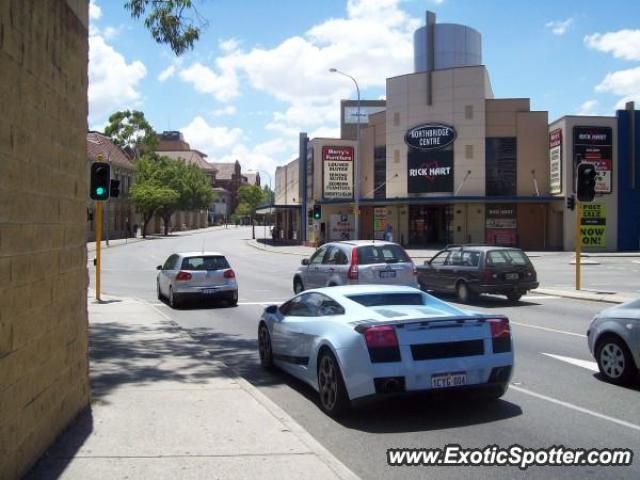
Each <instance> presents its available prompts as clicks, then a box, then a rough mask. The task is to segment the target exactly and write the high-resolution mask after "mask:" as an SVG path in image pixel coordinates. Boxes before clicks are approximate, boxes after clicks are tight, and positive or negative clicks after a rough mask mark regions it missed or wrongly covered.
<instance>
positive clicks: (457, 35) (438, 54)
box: [413, 11, 482, 73]
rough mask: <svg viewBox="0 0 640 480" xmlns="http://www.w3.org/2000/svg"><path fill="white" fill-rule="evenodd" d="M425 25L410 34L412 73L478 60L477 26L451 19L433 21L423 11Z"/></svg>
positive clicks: (470, 63)
mask: <svg viewBox="0 0 640 480" xmlns="http://www.w3.org/2000/svg"><path fill="white" fill-rule="evenodd" d="M426 20H427V21H426V25H425V26H424V27H420V28H419V29H417V30H416V31H415V33H414V35H413V52H414V53H413V59H414V68H415V73H418V72H429V71H433V70H442V69H444V68H452V67H468V66H474V65H481V64H482V36H481V35H480V32H478V31H477V30H475V29H473V28H471V27H467V26H466V25H458V24H455V23H439V24H436V16H435V14H434V13H433V12H429V11H428V12H427V19H426Z"/></svg>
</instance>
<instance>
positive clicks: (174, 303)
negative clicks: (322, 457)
mask: <svg viewBox="0 0 640 480" xmlns="http://www.w3.org/2000/svg"><path fill="white" fill-rule="evenodd" d="M169 305H170V306H171V308H178V306H179V305H180V301H179V300H178V296H177V295H176V294H175V293H173V288H172V287H169Z"/></svg>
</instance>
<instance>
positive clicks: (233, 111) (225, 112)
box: [211, 105, 236, 117]
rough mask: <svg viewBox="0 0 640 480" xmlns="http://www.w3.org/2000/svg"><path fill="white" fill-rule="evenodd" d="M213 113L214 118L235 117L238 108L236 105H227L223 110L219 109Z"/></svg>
mask: <svg viewBox="0 0 640 480" xmlns="http://www.w3.org/2000/svg"><path fill="white" fill-rule="evenodd" d="M211 113H212V114H213V116H214V117H221V116H223V115H235V114H236V107H235V106H234V105H227V106H225V107H223V108H217V109H215V110H214V111H213V112H211Z"/></svg>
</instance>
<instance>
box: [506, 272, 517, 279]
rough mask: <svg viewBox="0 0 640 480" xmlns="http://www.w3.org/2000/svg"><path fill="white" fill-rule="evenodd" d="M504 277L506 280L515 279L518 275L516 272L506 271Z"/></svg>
mask: <svg viewBox="0 0 640 480" xmlns="http://www.w3.org/2000/svg"><path fill="white" fill-rule="evenodd" d="M504 278H506V279H507V280H517V279H518V278H520V276H519V275H518V274H517V273H506V274H505V275H504Z"/></svg>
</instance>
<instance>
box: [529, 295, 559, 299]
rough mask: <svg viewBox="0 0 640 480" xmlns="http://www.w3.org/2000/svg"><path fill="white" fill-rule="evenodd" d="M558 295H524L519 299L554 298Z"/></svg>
mask: <svg viewBox="0 0 640 480" xmlns="http://www.w3.org/2000/svg"><path fill="white" fill-rule="evenodd" d="M558 298H560V297H554V296H553V295H525V296H524V297H522V299H521V300H556V299H558Z"/></svg>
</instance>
